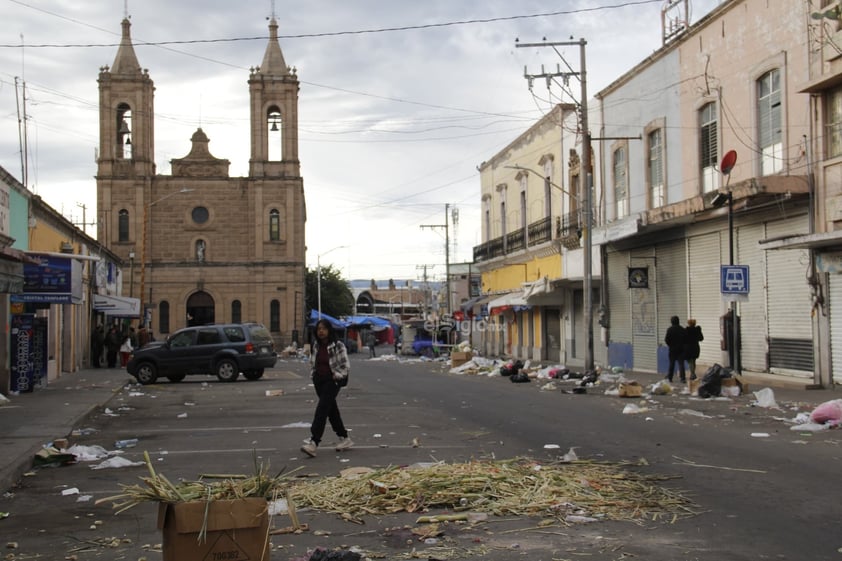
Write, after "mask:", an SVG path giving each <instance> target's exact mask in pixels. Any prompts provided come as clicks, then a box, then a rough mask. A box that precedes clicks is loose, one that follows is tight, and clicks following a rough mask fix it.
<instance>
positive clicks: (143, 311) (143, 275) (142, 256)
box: [132, 187, 193, 327]
mask: <svg viewBox="0 0 842 561" xmlns="http://www.w3.org/2000/svg"><path fill="white" fill-rule="evenodd" d="M191 191H193V189H188V188H186V187H183V188H181V189H180V190H178V191H174V192H172V193H170V194H169V195H164V196H163V197H161V198H160V199H157V200H154V201H152V202H151V203H148V204H145V205H143V227H142V235H141V245H140V313H141V314H142V316H141V320H140V325H141V326H142V327H149V326H148V325H146V307H145V303H144V298H146V294H145V291H146V244H147V241H146V240H147V237H148V234H147V229H148V222H149V209H150V208H152V207H153V206H154V205H156V204H158V203H160V202H161V201H165V200H166V199H169V198H170V197H174V196H176V195H178V194H181V193H190V192H191ZM132 280H134V276H132Z"/></svg>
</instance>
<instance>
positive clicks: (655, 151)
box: [647, 129, 667, 208]
mask: <svg viewBox="0 0 842 561" xmlns="http://www.w3.org/2000/svg"><path fill="white" fill-rule="evenodd" d="M647 141H648V143H649V208H658V207H660V206H664V205H665V204H666V202H667V201H666V196H665V193H664V143H663V130H662V129H655V130H653V131H652V132H650V133H649V135H648V137H647Z"/></svg>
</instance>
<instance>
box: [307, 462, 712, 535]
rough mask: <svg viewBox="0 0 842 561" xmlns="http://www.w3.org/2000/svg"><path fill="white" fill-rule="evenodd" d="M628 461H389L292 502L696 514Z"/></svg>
mask: <svg viewBox="0 0 842 561" xmlns="http://www.w3.org/2000/svg"><path fill="white" fill-rule="evenodd" d="M634 467H635V466H634V465H633V464H630V463H607V462H593V461H586V460H585V461H576V462H571V463H539V462H536V461H534V460H529V459H525V458H515V459H511V460H503V461H479V460H478V461H472V462H468V463H462V464H445V463H436V464H432V465H424V466H420V467H412V468H401V467H389V468H386V469H381V470H376V471H371V472H370V473H367V474H364V475H361V476H358V477H356V478H343V477H334V478H327V479H321V480H316V481H304V482H300V481H299V482H296V483H295V484H294V485H293V486H292V487H291V490H290V493H291V496H292V498H293V499H294V500H295V504H296V505H298V506H299V507H306V506H309V507H311V508H314V509H317V510H321V511H326V512H332V513H337V514H340V515H341V516H342V518H344V519H346V520H349V521H353V522H360V521H361V517H362V516H365V515H381V514H390V513H397V512H425V511H427V510H428V509H448V510H453V511H456V512H460V511H471V512H484V513H487V514H489V515H497V516H511V515H515V516H542V517H554V518H557V519H559V520H560V521H564V520H565V519H569V518H570V517H571V516H588V517H595V518H596V519H599V520H603V519H605V520H626V521H634V522H644V521H647V520H664V519H666V520H668V521H671V522H672V521H675V520H677V519H679V518H685V517H689V516H693V515H695V514H697V512H696V511H695V506H694V504H693V503H692V501H690V500H689V499H688V498H686V497H685V496H683V495H682V494H681V493H680V492H679V491H675V490H671V489H668V488H666V487H663V486H660V485H658V482H659V481H663V480H665V479H668V478H666V477H664V476H653V475H644V474H641V473H639V472H637V471H635V470H634Z"/></svg>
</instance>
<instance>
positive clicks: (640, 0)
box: [0, 0, 662, 48]
mask: <svg viewBox="0 0 842 561" xmlns="http://www.w3.org/2000/svg"><path fill="white" fill-rule="evenodd" d="M10 1H11V2H14V3H15V4H19V5H21V6H25V7H27V8H31V9H33V10H38V11H41V12H44V13H47V14H50V15H52V16H56V17H60V18H62V19H67V20H69V21H72V22H74V23H79V24H82V25H88V24H85V23H83V22H80V21H78V20H73V19H70V18H66V17H65V16H61V15H59V14H56V13H54V12H49V11H47V10H43V9H40V8H36V7H34V6H31V5H29V4H26V3H24V2H19V1H17V0H10ZM660 3H662V0H637V1H633V2H622V3H619V4H610V5H605V6H594V7H591V8H581V9H577V10H561V11H556V12H543V13H538V14H526V15H515V16H501V17H497V18H477V19H469V20H458V21H448V22H441V23H428V24H423V25H405V26H399V27H379V28H373V29H359V30H353V31H326V32H321V33H299V34H295V35H278V38H279V39H314V38H322V37H339V36H343V35H367V34H373V33H393V32H399V31H417V30H424V29H436V28H442V27H456V26H460V25H476V24H481V23H497V22H501V21H515V20H523V19H536V18H547V17H559V16H570V15H576V14H584V13H589V12H598V11H602V10H616V9H619V8H628V7H630V6H642V5H646V4H660ZM91 27H92V26H91ZM95 29H98V28H95ZM267 39H269V37H268V36H266V35H260V36H253V37H232V38H227V39H226V38H217V39H185V40H180V41H143V42H135V43H134V45H135V46H143V45H145V46H164V45H195V44H207V43H232V42H239V41H265V40H267ZM119 45H120V44H119V43H76V44H58V43H41V44H34V45H27V47H29V48H93V47H117V46H119ZM9 47H15V48H17V47H20V45H9V44H0V48H9Z"/></svg>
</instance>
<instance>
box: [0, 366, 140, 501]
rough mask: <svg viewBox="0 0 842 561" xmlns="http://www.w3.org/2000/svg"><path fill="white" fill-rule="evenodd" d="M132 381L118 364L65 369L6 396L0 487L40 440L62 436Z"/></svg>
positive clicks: (27, 462) (20, 469) (0, 429)
mask: <svg viewBox="0 0 842 561" xmlns="http://www.w3.org/2000/svg"><path fill="white" fill-rule="evenodd" d="M133 381H134V378H132V377H131V376H129V375H128V374H127V373H126V371H125V370H123V369H120V368H91V369H85V370H80V371H78V372H74V373H65V374H63V375H62V376H61V377H60V378H59V379H57V380H54V381H52V382H50V383H49V384H48V386H47V387H46V388H45V389H36V390H35V391H34V392H32V393H25V394H20V395H16V396H11V397H9V398H8V399H9V402H8V403H6V402H4V403H6V404H5V405H0V450H2V454H0V492H5V491H6V490H7V489H9V488H11V487H12V486H13V485H14V484H15V483H17V481H18V480H19V479H20V477H21V475H22V474H23V473H25V472H26V471H28V470H29V469H30V468H31V466H32V459H33V457H34V456H35V453H36V452H38V450H40V449H41V448H42V447H43V446H44V445H45V444H49V443H50V442H52V441H53V440H55V439H57V438H64V437H67V436H68V435H69V434H70V432H71V431H72V430H73V429H74V428H79V427H76V426H75V425H76V423H78V422H79V421H80V420H81V419H83V418H84V417H85V416H86V415H87V414H88V413H89V412H90V411H91V410H92V409H94V408H96V407H98V406H101V405H104V404H105V403H106V402H107V401H108V400H109V399H110V398H111V397H112V396H113V395H114V393H115V392H116V391H118V390H119V389H120V388H122V387H123V386H124V385H125V384H127V383H130V382H133Z"/></svg>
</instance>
